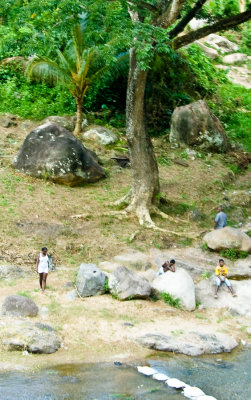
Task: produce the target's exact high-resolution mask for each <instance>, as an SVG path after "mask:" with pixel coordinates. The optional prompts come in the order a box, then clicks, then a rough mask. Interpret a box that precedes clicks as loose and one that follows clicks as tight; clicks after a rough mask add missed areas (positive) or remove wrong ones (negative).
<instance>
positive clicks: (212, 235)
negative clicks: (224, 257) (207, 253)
mask: <svg viewBox="0 0 251 400" xmlns="http://www.w3.org/2000/svg"><path fill="white" fill-rule="evenodd" d="M203 241H204V242H206V243H207V245H208V247H209V248H210V249H212V250H223V249H231V248H233V249H236V250H242V251H247V252H251V238H250V237H249V236H248V235H246V233H244V232H242V231H241V230H240V229H235V228H232V227H230V226H226V227H225V228H221V229H214V230H213V231H211V232H208V233H207V234H206V235H205V236H204V238H203Z"/></svg>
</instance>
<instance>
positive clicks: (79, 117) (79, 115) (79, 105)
mask: <svg viewBox="0 0 251 400" xmlns="http://www.w3.org/2000/svg"><path fill="white" fill-rule="evenodd" d="M75 101H76V104H77V114H76V116H77V120H76V125H75V129H74V132H73V133H74V134H75V135H78V134H79V133H80V132H81V130H82V106H83V101H81V100H80V99H78V98H75Z"/></svg>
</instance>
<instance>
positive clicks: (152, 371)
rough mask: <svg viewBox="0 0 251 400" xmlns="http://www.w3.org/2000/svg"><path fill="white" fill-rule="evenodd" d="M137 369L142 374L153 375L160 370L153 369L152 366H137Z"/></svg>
mask: <svg viewBox="0 0 251 400" xmlns="http://www.w3.org/2000/svg"><path fill="white" fill-rule="evenodd" d="M137 370H138V372H139V373H140V374H143V375H146V376H151V375H154V374H157V373H158V371H156V369H153V368H150V367H137Z"/></svg>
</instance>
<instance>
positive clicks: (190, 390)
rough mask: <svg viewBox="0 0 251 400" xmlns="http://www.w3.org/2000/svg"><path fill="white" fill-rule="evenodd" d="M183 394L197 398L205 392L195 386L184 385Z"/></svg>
mask: <svg viewBox="0 0 251 400" xmlns="http://www.w3.org/2000/svg"><path fill="white" fill-rule="evenodd" d="M183 394H184V396H185V397H188V398H190V399H194V398H196V399H197V398H198V397H199V396H205V393H204V392H203V391H202V390H201V389H199V388H197V387H195V386H186V387H185V388H184V390H183Z"/></svg>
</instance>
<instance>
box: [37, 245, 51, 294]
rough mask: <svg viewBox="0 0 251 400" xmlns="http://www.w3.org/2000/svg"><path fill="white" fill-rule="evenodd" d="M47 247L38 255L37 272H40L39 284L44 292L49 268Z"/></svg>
mask: <svg viewBox="0 0 251 400" xmlns="http://www.w3.org/2000/svg"><path fill="white" fill-rule="evenodd" d="M47 251H48V250H47V247H43V248H42V250H41V253H40V254H39V255H38V256H37V264H36V267H37V273H38V274H39V284H40V288H41V290H42V292H43V293H44V291H45V287H46V279H47V275H48V270H49V257H48V255H47Z"/></svg>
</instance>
